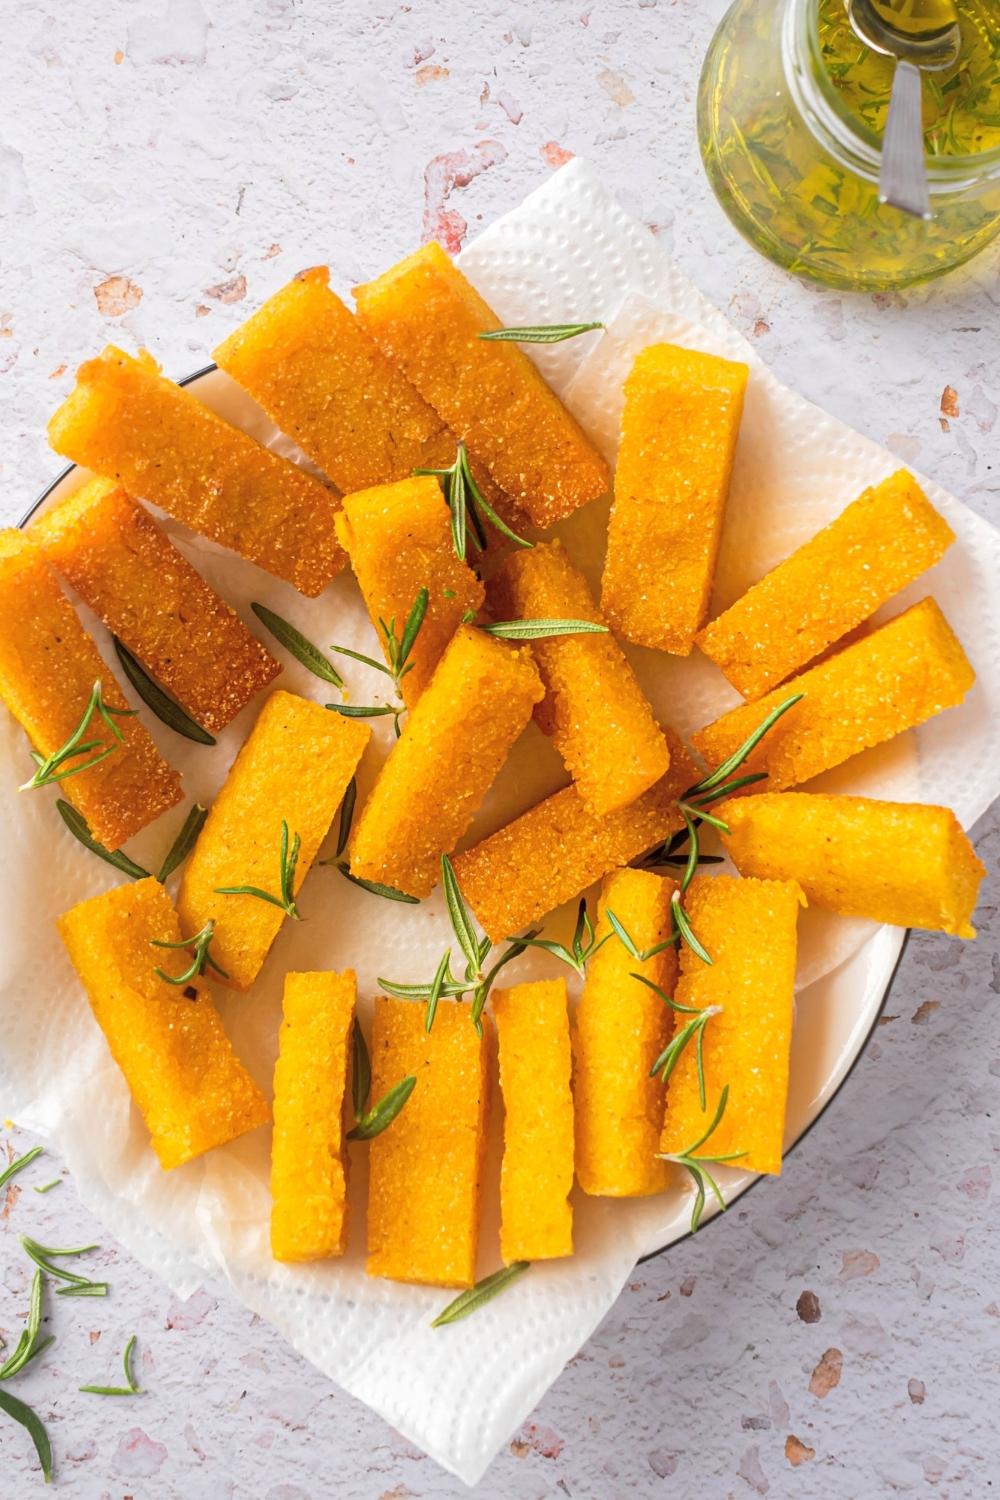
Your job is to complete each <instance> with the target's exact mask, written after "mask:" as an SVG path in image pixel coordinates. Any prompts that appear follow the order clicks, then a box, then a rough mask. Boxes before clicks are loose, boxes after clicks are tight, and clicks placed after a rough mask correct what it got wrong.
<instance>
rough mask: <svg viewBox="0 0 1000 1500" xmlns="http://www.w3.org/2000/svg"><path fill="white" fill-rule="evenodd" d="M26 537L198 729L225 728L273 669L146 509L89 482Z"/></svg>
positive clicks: (108, 486)
mask: <svg viewBox="0 0 1000 1500" xmlns="http://www.w3.org/2000/svg"><path fill="white" fill-rule="evenodd" d="M30 534H31V536H32V538H33V539H34V540H35V541H36V542H37V543H38V545H39V546H40V547H41V548H42V550H43V551H44V553H45V556H46V557H47V559H48V561H49V562H50V563H51V564H52V566H53V567H54V568H57V569H58V571H59V572H60V573H61V574H62V575H63V577H64V578H65V579H66V580H67V582H68V583H70V584H71V585H72V587H73V588H74V589H75V590H76V592H77V593H78V594H79V596H80V598H81V599H82V600H83V602H84V603H85V604H86V605H88V606H89V607H90V608H91V609H92V610H93V611H94V613H95V614H96V615H97V616H98V618H99V619H101V620H103V622H104V624H105V625H106V626H107V627H108V629H109V630H110V631H112V632H113V634H115V635H116V636H118V637H119V639H120V640H121V641H123V642H124V644H125V645H126V646H127V647H128V649H129V651H131V652H132V654H133V655H134V656H136V657H138V659H139V660H140V661H141V662H142V664H143V666H144V667H145V668H146V670H147V671H148V672H149V673H150V674H151V675H152V676H153V677H155V678H156V680H157V681H158V682H159V683H160V685H161V687H163V688H165V689H166V691H167V692H168V693H169V694H170V695H171V697H172V698H175V699H176V700H177V702H178V703H180V704H181V706H182V707H183V708H185V709H186V710H187V712H188V713H189V714H190V715H191V717H192V718H193V719H194V720H195V721H196V723H198V724H202V725H203V726H204V727H205V728H206V729H210V730H213V731H217V730H220V729H224V728H225V727H226V725H227V724H228V723H229V722H230V720H231V719H234V718H235V717H236V715H237V714H238V713H239V712H240V710H241V709H242V708H245V707H246V705H247V704H248V703H249V701H250V699H251V698H252V697H253V696H254V695H255V694H256V693H259V692H260V690H261V689H262V688H265V687H266V686H267V684H268V683H269V682H271V681H272V680H273V679H274V678H275V677H277V675H278V673H279V672H280V671H281V664H280V663H279V662H277V661H275V659H274V657H273V656H272V655H271V653H270V652H269V651H268V650H266V648H265V647H264V646H262V645H261V643H260V641H258V640H257V638H256V636H254V635H252V634H251V633H250V631H249V630H248V629H247V627H246V626H245V625H244V624H243V621H242V620H241V619H240V618H239V616H238V615H237V614H236V613H235V611H234V610H232V609H230V607H229V605H228V604H227V603H226V602H225V600H224V599H220V598H219V595H218V594H217V593H216V592H215V590H214V589H212V588H210V587H209V585H208V584H207V583H206V582H205V580H204V578H202V576H201V574H200V573H198V572H196V571H195V569H194V568H193V567H192V566H191V564H190V563H189V562H188V561H187V559H186V558H185V557H184V556H183V555H182V554H181V553H180V552H178V550H177V548H176V547H175V546H174V544H173V543H172V542H171V540H170V538H169V537H168V536H167V535H166V533H165V532H164V531H162V530H161V528H160V527H159V526H158V525H157V524H156V522H155V521H154V520H153V518H152V516H151V515H150V514H149V513H148V511H146V510H144V509H143V507H142V506H141V505H137V504H136V502H135V501H134V500H132V499H130V498H129V496H128V495H127V494H126V493H125V491H124V490H123V489H121V488H120V487H119V486H118V485H116V484H114V483H113V482H112V481H110V480H107V479H92V480H91V481H90V483H89V484H85V485H84V486H83V488H82V489H80V490H77V491H76V492H75V494H73V495H71V496H70V497H69V498H68V499H67V500H64V501H62V502H61V503H60V504H59V505H57V506H55V507H54V508H53V509H52V510H49V511H46V512H45V514H44V515H42V516H40V517H39V519H38V520H37V521H35V522H34V524H33V525H32V527H31V533H30Z"/></svg>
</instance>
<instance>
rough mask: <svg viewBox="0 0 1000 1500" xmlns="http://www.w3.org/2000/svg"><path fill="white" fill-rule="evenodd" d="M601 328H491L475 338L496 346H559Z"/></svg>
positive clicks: (568, 325) (584, 325)
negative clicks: (565, 341)
mask: <svg viewBox="0 0 1000 1500" xmlns="http://www.w3.org/2000/svg"><path fill="white" fill-rule="evenodd" d="M603 327H604V324H603V323H548V324H541V325H539V326H538V327H536V328H491V329H490V330H489V332H488V333H477V335H476V337H477V338H480V339H482V340H483V341H484V342H487V343H496V344H500V343H508V344H561V343H562V342H563V340H564V339H575V338H576V337H577V336H578V335H579V334H581V333H593V332H594V330H595V329H597V328H603Z"/></svg>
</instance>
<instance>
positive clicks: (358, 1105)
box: [351, 1016, 372, 1116]
mask: <svg viewBox="0 0 1000 1500" xmlns="http://www.w3.org/2000/svg"><path fill="white" fill-rule="evenodd" d="M371 1087H372V1060H371V1057H370V1056H369V1053H368V1043H367V1042H366V1041H365V1034H364V1031H363V1030H362V1027H361V1022H360V1021H359V1020H358V1018H357V1016H355V1017H354V1025H353V1027H352V1028H351V1102H352V1103H353V1105H354V1113H355V1116H358V1115H363V1114H364V1112H365V1105H366V1104H367V1103H368V1095H369V1094H370V1093H371Z"/></svg>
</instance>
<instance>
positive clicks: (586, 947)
mask: <svg viewBox="0 0 1000 1500" xmlns="http://www.w3.org/2000/svg"><path fill="white" fill-rule="evenodd" d="M610 937H611V933H610V932H608V933H605V935H604V937H602V938H601V940H600V942H598V941H597V934H596V933H595V931H594V924H593V922H592V921H591V920H590V913H589V912H588V910H587V900H586V897H585V896H582V897H581V898H580V905H579V907H578V908H577V913H576V926H575V928H574V929H573V936H572V938H571V939H570V946H569V947H568V948H567V947H566V945H565V943H557V942H555V941H554V940H553V939H552V938H542V937H539V936H538V935H537V934H536V933H526V934H525V936H524V937H522V938H508V939H507V941H508V942H509V943H520V945H521V947H522V948H541V949H542V951H543V952H545V953H549V954H551V955H552V957H553V958H557V959H558V960H559V962H560V963H563V964H566V965H567V966H568V967H569V968H571V969H572V970H573V972H574V973H575V974H579V976H580V978H581V979H583V978H584V976H585V974H586V971H587V964H588V963H589V962H590V960H591V959H592V958H593V956H594V954H595V953H598V952H599V951H600V950H601V949H602V948H603V947H604V944H605V943H606V942H607V941H608V939H609V938H610ZM629 941H630V942H631V939H629ZM633 946H634V945H633ZM635 956H636V957H640V956H642V955H639V954H638V953H636V955H635Z"/></svg>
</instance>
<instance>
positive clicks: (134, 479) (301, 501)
mask: <svg viewBox="0 0 1000 1500" xmlns="http://www.w3.org/2000/svg"><path fill="white" fill-rule="evenodd" d="M49 441H50V442H51V444H52V446H53V448H54V449H55V450H56V452H57V453H61V454H63V455H64V456H65V457H66V458H71V459H72V460H73V462H74V463H78V464H83V465H84V466H85V467H86V468H88V469H93V470H94V472H95V473H96V474H100V475H101V476H102V477H103V478H105V479H115V480H117V481H119V483H121V484H123V485H124V486H125V488H126V489H127V490H128V491H129V493H130V494H132V495H136V496H138V497H139V498H141V499H143V500H151V501H152V502H153V503H154V504H155V505H159V506H161V507H162V508H163V510H165V511H167V512H168V513H169V514H170V515H172V516H175V517H176V518H177V520H178V521H183V523H184V525H185V526H190V528H191V530H192V531H197V532H200V533H201V534H202V535H203V536H207V537H211V539H212V540H213V541H215V542H218V543H219V544H220V545H221V546H223V547H229V548H231V549H232V551H234V552H238V553H239V554H240V556H241V557H245V558H247V559H248V560H249V561H250V562H253V563H257V564H258V566H260V567H262V568H264V569H266V571H267V572H269V573H274V574H276V575H277V577H279V578H284V579H287V581H288V582H289V583H292V584H294V585H295V587H296V588H297V589H299V591H300V592H301V593H303V594H309V595H314V594H318V593H320V591H321V590H322V589H323V588H324V587H325V586H326V585H327V584H328V583H329V582H330V579H331V578H333V577H334V576H335V574H337V573H339V572H340V569H341V568H342V567H343V566H344V554H343V553H342V552H341V550H340V548H339V547H338V546H337V541H336V537H335V535H334V529H333V517H334V513H335V511H336V509H337V496H336V495H335V494H334V493H333V491H332V490H330V489H328V488H327V487H326V486H325V485H324V484H323V483H321V481H320V480H318V479H316V478H315V477H314V476H313V475H312V474H308V473H306V471H305V470H304V469H301V468H298V467H297V466H296V465H295V464H293V463H289V461H288V460H287V459H284V458H279V456H278V455H277V454H276V453H271V452H270V451H269V450H268V449H267V448H262V447H261V446H260V444H259V443H255V442H254V440H253V438H250V437H248V436H247V435H246V433H245V432H241V431H240V429H239V428H238V427H232V426H231V425H230V424H229V423H228V422H225V421H223V419H222V418H221V417H219V416H216V414H215V412H213V411H210V410H209V408H208V407H207V406H205V405H203V403H202V402H201V401H199V400H198V399H197V397H195V396H193V395H192V394H191V392H190V391H186V390H184V389H182V388H181V387H180V386H177V385H174V383H173V382H172V381H170V380H166V379H164V377H163V376H162V375H161V374H160V373H159V370H158V368H157V366H156V364H155V362H154V361H153V360H152V359H151V358H150V357H149V355H143V356H142V358H140V359H133V358H132V357H131V355H128V354H126V353H124V351H123V350H121V349H116V348H115V347H114V346H113V345H109V346H108V348H106V349H105V350H104V353H103V354H101V355H100V356H99V357H98V358H97V359H91V360H88V361H87V362H86V363H85V364H83V365H81V366H80V368H79V370H78V371H77V383H76V387H75V389H74V390H73V391H71V392H70V394H69V396H67V398H66V400H65V401H64V402H63V404H62V406H60V408H59V410H58V411H57V412H56V413H55V415H54V416H53V418H52V420H51V421H50V423H49Z"/></svg>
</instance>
